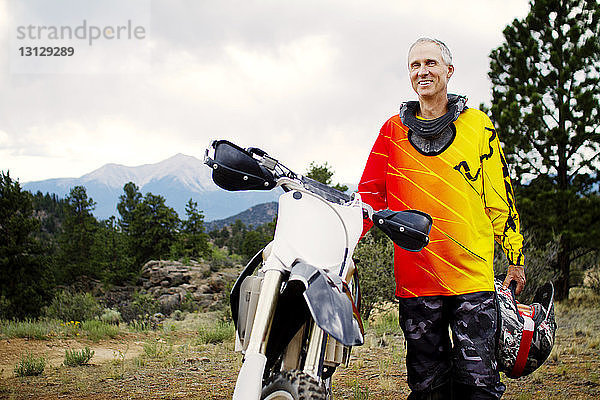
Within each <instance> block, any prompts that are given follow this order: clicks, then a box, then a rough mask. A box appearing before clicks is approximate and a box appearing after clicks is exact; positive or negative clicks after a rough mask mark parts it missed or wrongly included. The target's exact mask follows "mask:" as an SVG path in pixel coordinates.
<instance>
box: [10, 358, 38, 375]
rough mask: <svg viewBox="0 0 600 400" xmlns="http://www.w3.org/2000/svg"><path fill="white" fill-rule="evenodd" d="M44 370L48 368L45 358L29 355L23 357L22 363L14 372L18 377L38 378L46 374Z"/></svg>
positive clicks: (16, 366) (20, 362)
mask: <svg viewBox="0 0 600 400" xmlns="http://www.w3.org/2000/svg"><path fill="white" fill-rule="evenodd" d="M44 368H46V359H45V358H44V357H43V356H41V357H36V356H34V355H33V354H31V353H27V354H26V355H24V356H21V361H19V363H18V364H17V365H15V370H14V371H15V375H16V376H37V375H40V374H41V373H42V372H44Z"/></svg>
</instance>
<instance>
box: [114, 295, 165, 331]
mask: <svg viewBox="0 0 600 400" xmlns="http://www.w3.org/2000/svg"><path fill="white" fill-rule="evenodd" d="M159 309H160V305H159V304H158V301H157V300H156V299H155V298H154V297H152V295H150V294H148V293H139V292H135V293H134V294H133V300H132V301H131V302H130V303H128V304H126V305H125V306H123V307H121V308H120V310H119V311H120V313H121V316H122V318H123V320H124V321H125V322H127V323H129V322H131V321H134V320H136V321H140V322H142V321H143V322H150V319H151V318H152V316H153V315H154V314H155V313H157V312H158V311H159Z"/></svg>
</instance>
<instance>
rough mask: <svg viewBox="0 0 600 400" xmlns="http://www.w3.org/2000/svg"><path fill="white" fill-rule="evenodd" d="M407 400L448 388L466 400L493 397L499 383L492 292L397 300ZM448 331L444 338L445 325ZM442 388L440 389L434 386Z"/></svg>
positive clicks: (500, 386)
mask: <svg viewBox="0 0 600 400" xmlns="http://www.w3.org/2000/svg"><path fill="white" fill-rule="evenodd" d="M399 300H400V327H401V328H402V331H403V332H404V337H405V338H406V347H407V353H406V367H407V370H408V385H409V387H410V389H411V390H412V391H413V395H411V397H410V398H420V397H421V396H419V394H427V393H431V392H433V391H435V390H436V389H439V390H438V391H446V394H445V395H444V396H443V397H441V398H451V396H450V393H448V392H447V391H448V390H450V387H453V390H454V392H455V393H457V391H458V392H459V393H460V396H458V394H457V395H455V396H454V397H455V398H460V399H466V398H473V399H497V398H500V397H501V396H502V394H503V393H504V390H505V386H504V385H503V384H502V382H501V381H500V375H499V373H498V369H497V364H496V356H495V342H496V341H495V335H496V325H497V313H496V303H495V298H494V292H477V293H469V294H464V295H458V296H424V297H415V298H401V299H399ZM448 328H450V330H451V331H452V340H451V339H450V334H449V329H448ZM440 388H443V389H440Z"/></svg>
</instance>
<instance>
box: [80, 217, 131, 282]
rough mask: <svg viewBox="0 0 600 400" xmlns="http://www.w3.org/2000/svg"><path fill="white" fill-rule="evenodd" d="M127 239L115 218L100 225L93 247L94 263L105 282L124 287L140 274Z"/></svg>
mask: <svg viewBox="0 0 600 400" xmlns="http://www.w3.org/2000/svg"><path fill="white" fill-rule="evenodd" d="M127 239H128V238H127V236H126V235H125V234H124V233H123V232H122V231H121V229H120V228H119V224H118V223H117V221H116V218H115V217H114V216H112V217H110V218H109V219H108V220H106V221H102V222H101V223H100V226H99V227H98V230H97V231H96V235H95V236H94V243H93V245H92V261H93V264H94V267H95V268H96V269H97V270H98V271H101V275H102V280H103V281H104V282H106V283H110V284H115V285H122V284H124V283H128V282H131V281H133V280H134V279H135V278H136V277H137V275H138V273H139V272H140V269H139V268H138V267H137V266H136V265H135V264H134V262H133V261H134V260H133V257H132V256H131V254H130V251H129V250H130V247H129V246H128V244H129V242H128V240H127Z"/></svg>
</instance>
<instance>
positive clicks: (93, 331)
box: [81, 320, 120, 342]
mask: <svg viewBox="0 0 600 400" xmlns="http://www.w3.org/2000/svg"><path fill="white" fill-rule="evenodd" d="M81 330H82V331H83V332H85V333H86V335H87V337H88V338H89V339H90V340H92V341H94V342H97V341H98V340H101V339H106V338H111V339H112V338H114V337H116V336H118V335H119V332H120V330H119V327H118V326H116V325H111V324H107V323H106V322H102V321H98V320H89V321H83V322H82V323H81Z"/></svg>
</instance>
